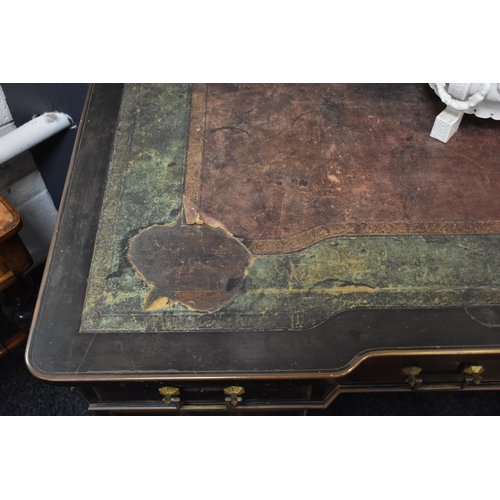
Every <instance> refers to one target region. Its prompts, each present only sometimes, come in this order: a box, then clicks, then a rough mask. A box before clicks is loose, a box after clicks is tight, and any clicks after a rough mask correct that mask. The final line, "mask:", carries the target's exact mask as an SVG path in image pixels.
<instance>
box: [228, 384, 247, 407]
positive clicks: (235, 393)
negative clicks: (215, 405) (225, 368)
mask: <svg viewBox="0 0 500 500" xmlns="http://www.w3.org/2000/svg"><path fill="white" fill-rule="evenodd" d="M224 394H225V395H226V396H227V397H226V398H224V399H225V401H226V406H227V407H231V406H237V405H238V403H239V402H240V401H242V398H241V397H240V396H241V395H242V394H245V389H243V387H239V386H236V385H232V386H230V387H226V388H225V389H224Z"/></svg>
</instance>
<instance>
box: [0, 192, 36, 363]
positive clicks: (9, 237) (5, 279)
mask: <svg viewBox="0 0 500 500" xmlns="http://www.w3.org/2000/svg"><path fill="white" fill-rule="evenodd" d="M21 228H22V221H21V217H20V216H19V214H18V213H17V212H16V211H15V210H14V208H13V207H12V206H11V205H10V204H9V203H8V202H7V200H6V199H5V198H3V197H2V196H0V292H1V300H2V304H3V308H4V312H6V313H7V315H8V316H10V319H14V316H16V312H15V311H17V310H18V309H19V307H20V306H21V307H22V305H23V304H25V303H26V302H27V301H29V300H30V299H31V298H32V296H33V285H32V284H31V283H30V282H29V281H27V280H26V279H25V278H24V277H23V274H24V273H26V272H27V271H28V270H29V269H30V267H31V266H32V264H33V260H32V258H31V255H30V254H29V252H28V250H27V249H26V247H25V245H24V243H23V242H22V240H21V238H20V237H19V234H18V233H19V231H20V230H21ZM23 320H24V321H23ZM16 323H17V324H19V326H21V327H22V328H23V329H24V330H23V331H20V332H18V333H16V334H15V335H14V336H12V337H10V338H9V339H7V340H6V341H5V342H4V343H3V344H0V358H1V357H3V356H5V355H6V354H7V353H8V352H9V351H11V350H12V349H14V348H15V347H17V346H18V345H20V344H22V343H23V342H24V341H25V340H26V338H27V336H28V334H27V331H25V330H27V328H29V318H27V317H26V316H24V317H23V318H19V317H18V318H17V321H16Z"/></svg>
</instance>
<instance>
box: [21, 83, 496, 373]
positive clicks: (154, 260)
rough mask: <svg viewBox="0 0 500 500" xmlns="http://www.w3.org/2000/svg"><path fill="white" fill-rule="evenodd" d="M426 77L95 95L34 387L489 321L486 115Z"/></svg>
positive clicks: (280, 358) (296, 363)
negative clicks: (449, 97)
mask: <svg viewBox="0 0 500 500" xmlns="http://www.w3.org/2000/svg"><path fill="white" fill-rule="evenodd" d="M441 108H442V104H441V103H440V102H439V99H437V98H436V96H435V94H434V93H433V92H432V90H431V89H430V88H428V86H426V85H422V84H420V85H413V84H412V85H385V84H381V85H343V84H334V85H331V84H321V85H299V84H294V85H256V84H253V85H201V84H197V85H182V84H177V85H174V84H163V85H140V84H136V85H125V86H119V85H116V86H111V85H96V86H94V87H92V89H91V92H90V94H89V99H88V104H87V109H86V114H85V116H84V119H83V120H82V123H81V126H80V134H79V138H78V141H77V144H76V147H75V154H74V160H73V164H72V168H71V172H70V175H69V178H68V182H67V189H66V194H65V201H64V205H63V208H62V214H61V217H60V221H59V225H58V231H57V235H56V238H55V242H54V246H53V249H52V253H51V256H50V260H49V263H48V266H47V270H46V276H45V279H44V285H43V289H42V293H41V296H40V303H39V306H38V310H37V314H36V320H35V322H34V326H33V329H32V332H31V335H30V341H29V344H28V353H27V359H28V365H29V366H30V369H31V370H32V371H33V372H34V373H35V374H36V375H37V376H40V377H42V378H47V379H49V380H90V379H99V380H101V379H102V380H108V379H114V380H116V379H130V378H137V379H144V378H160V379H169V378H171V377H179V376H187V377H194V378H196V377H205V376H220V377H226V378H230V377H232V376H234V375H235V374H240V375H241V374H245V376H249V377H251V376H259V374H262V373H266V374H267V375H269V374H274V375H275V376H277V377H279V376H284V374H285V375H288V376H290V375H293V376H317V374H320V375H321V374H324V373H334V372H338V371H342V370H344V371H345V370H347V369H349V366H352V364H353V363H355V362H357V361H356V360H358V361H359V359H360V358H361V357H362V356H364V355H365V354H366V353H369V352H374V351H375V350H380V349H386V350H391V349H393V350H394V349H401V348H415V349H423V348H425V349H427V348H433V347H436V346H440V347H444V348H461V347H464V346H467V347H471V346H475V347H481V348H483V347H488V346H490V347H491V346H496V345H498V340H497V336H498V333H499V331H498V329H499V328H500V313H499V308H498V307H497V306H498V305H499V304H500V295H499V283H500V266H499V265H497V264H499V263H500V245H499V243H500V217H499V214H500V198H499V197H498V196H497V193H498V190H499V187H500V186H499V184H500V168H499V167H500V165H499V162H500V161H499V160H498V156H497V154H496V152H497V151H498V143H499V141H500V134H498V123H496V122H493V121H490V120H480V119H477V118H476V117H473V116H471V117H469V116H467V117H466V118H467V120H464V123H463V124H462V126H461V127H460V129H459V131H458V132H457V134H456V135H455V136H454V137H453V139H452V140H451V141H450V142H449V143H447V144H442V143H440V142H438V141H436V140H434V139H432V138H430V136H429V133H430V130H431V128H432V123H433V120H434V118H435V116H436V115H437V114H438V113H439V112H440V111H441Z"/></svg>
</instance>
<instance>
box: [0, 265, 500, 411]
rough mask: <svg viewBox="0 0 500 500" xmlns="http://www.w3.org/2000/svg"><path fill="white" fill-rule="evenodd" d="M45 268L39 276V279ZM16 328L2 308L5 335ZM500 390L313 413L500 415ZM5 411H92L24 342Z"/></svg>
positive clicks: (11, 357)
mask: <svg viewBox="0 0 500 500" xmlns="http://www.w3.org/2000/svg"><path fill="white" fill-rule="evenodd" d="M40 276H41V270H37V272H36V273H35V278H36V279H39V277H40ZM16 331H17V329H16V327H14V325H12V324H10V323H9V322H8V321H7V320H6V318H5V317H4V316H3V315H2V314H1V313H0V341H4V340H5V339H6V338H8V337H9V336H10V335H12V334H13V333H15V332H16ZM499 414H500V391H476V392H439V393H438V392H426V393H411V392H404V393H371V394H342V395H340V396H339V397H338V398H337V399H336V400H335V401H334V402H333V403H332V404H331V405H330V407H329V408H328V409H327V410H326V411H323V412H316V411H315V412H310V415H499ZM0 415H1V416H5V415H90V413H89V412H88V411H87V403H86V402H85V401H84V400H83V399H82V398H81V396H80V395H79V394H77V393H74V392H72V391H71V388H70V387H61V386H57V385H52V384H49V383H47V382H43V381H41V380H38V379H37V378H35V377H34V376H32V375H31V373H30V372H29V371H28V369H27V367H26V365H25V363H24V346H20V347H18V348H17V349H16V350H15V351H13V352H12V353H10V354H8V355H7V356H5V357H4V358H1V359H0Z"/></svg>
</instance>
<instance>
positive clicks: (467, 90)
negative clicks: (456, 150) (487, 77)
mask: <svg viewBox="0 0 500 500" xmlns="http://www.w3.org/2000/svg"><path fill="white" fill-rule="evenodd" d="M429 85H430V86H431V87H432V88H433V89H434V92H436V94H437V95H438V96H439V97H440V98H441V100H442V101H443V102H444V103H445V104H446V109H445V110H444V111H443V112H441V113H440V114H439V115H438V116H437V117H436V121H435V122H434V126H433V127H432V131H431V137H433V138H434V139H438V140H440V141H441V142H448V140H449V139H450V137H451V136H452V135H453V134H454V133H455V132H456V131H457V130H458V127H459V126H460V122H461V121H462V117H463V116H464V113H467V114H469V115H472V114H474V115H476V116H478V117H479V118H493V119H494V120H500V83H430V84H429Z"/></svg>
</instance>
